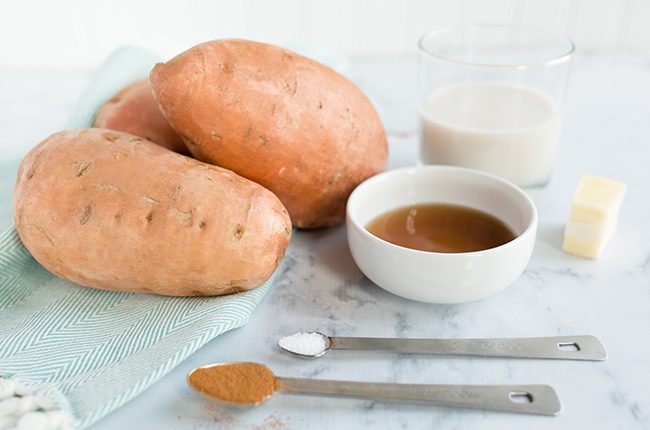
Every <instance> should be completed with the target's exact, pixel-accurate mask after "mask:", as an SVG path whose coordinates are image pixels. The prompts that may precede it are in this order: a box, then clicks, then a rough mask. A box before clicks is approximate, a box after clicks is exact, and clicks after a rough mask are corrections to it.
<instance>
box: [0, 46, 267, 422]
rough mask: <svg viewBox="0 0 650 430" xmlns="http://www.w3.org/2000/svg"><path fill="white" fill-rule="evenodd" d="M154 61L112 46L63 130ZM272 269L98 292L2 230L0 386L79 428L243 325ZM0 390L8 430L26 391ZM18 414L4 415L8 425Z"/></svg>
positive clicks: (86, 119) (85, 118)
mask: <svg viewBox="0 0 650 430" xmlns="http://www.w3.org/2000/svg"><path fill="white" fill-rule="evenodd" d="M156 60H157V57H156V56H155V55H153V54H151V53H148V52H146V51H143V50H141V49H138V48H130V47H127V48H122V49H120V50H118V51H117V52H115V53H114V54H113V55H112V56H111V57H110V58H109V59H108V60H107V61H106V62H105V64H104V65H103V66H102V68H101V69H100V71H99V72H98V74H97V76H96V78H95V79H94V80H93V82H92V83H91V85H90V86H89V88H87V90H86V92H85V93H84V95H83V97H82V99H81V100H80V102H79V104H78V106H77V107H76V109H75V110H74V112H73V114H72V117H71V119H70V121H69V124H68V128H80V127H88V126H90V125H91V123H92V120H93V117H94V114H95V111H96V109H97V107H98V106H99V105H100V104H101V103H102V102H103V101H104V100H106V99H107V98H108V97H109V96H110V95H112V94H113V93H114V92H115V91H117V90H118V89H119V88H121V87H123V86H124V85H126V84H128V83H129V82H132V81H134V80H136V79H140V78H143V77H146V76H148V74H149V70H150V69H151V68H152V66H153V64H154V63H155V62H156ZM53 131H56V130H53ZM36 143H37V142H34V144H36ZM6 182H7V180H4V182H3V184H2V186H5V185H6ZM7 205H10V202H9V201H8V200H4V201H2V202H1V204H0V206H2V211H1V212H0V213H2V214H7V213H8V211H6V210H5V209H6V206H7ZM278 271H279V270H278ZM278 271H276V273H275V274H274V275H273V276H272V277H271V278H270V279H269V280H268V281H267V282H266V283H265V284H264V285H263V286H261V287H260V288H257V289H255V290H253V291H249V292H245V293H240V294H234V295H229V296H225V297H213V298H204V297H191V298H190V297H179V298H173V297H162V296H154V295H148V294H137V293H117V292H109V291H100V290H94V289H91V288H84V287H81V286H78V285H75V284H73V283H70V282H67V281H64V280H62V279H59V278H57V277H55V276H53V275H51V274H50V273H49V272H47V271H46V270H45V269H43V268H42V267H41V266H40V265H39V264H38V263H37V262H36V261H35V260H34V259H33V258H32V257H31V256H30V254H29V252H28V251H27V250H26V249H25V248H24V247H23V246H22V244H21V242H20V239H19V237H18V235H17V234H16V231H15V229H14V228H13V227H10V228H9V229H7V230H6V231H5V232H4V233H2V234H1V235H0V382H2V383H3V384H4V386H8V382H7V381H16V382H18V383H20V384H21V386H22V387H26V392H29V393H32V394H34V395H37V396H38V397H33V398H36V399H37V400H38V399H43V398H46V399H49V400H50V402H51V403H52V405H53V406H52V405H50V406H49V407H56V408H58V409H59V410H62V411H64V412H66V413H67V414H69V417H70V419H71V422H72V427H74V428H84V427H87V426H89V425H90V424H92V423H94V422H96V421H97V420H99V419H100V418H101V417H103V416H105V415H106V414H108V413H109V412H111V411H113V410H115V409H116V408H118V407H120V406H121V405H123V404H125V403H126V402H128V401H129V400H130V399H132V398H133V397H135V396H136V395H138V394H139V393H141V392H142V391H144V390H145V389H146V388H147V387H149V386H150V385H151V384H153V383H154V382H155V381H156V380H158V379H159V378H160V377H161V376H163V375H164V374H166V373H167V372H169V371H170V370H171V369H173V368H174V366H176V365H177V364H179V363H180V362H181V361H182V360H184V359H185V358H186V357H188V356H189V355H190V354H192V353H193V352H194V351H196V350H197V349H199V348H200V347H201V346H202V345H204V344H205V343H207V342H208V341H209V340H211V339H213V338H214V337H216V336H218V335H220V334H221V333H224V332H226V331H228V330H232V329H234V328H237V327H239V326H241V325H243V324H244V323H245V322H246V320H247V319H248V317H249V316H250V315H251V313H252V312H253V310H254V309H255V307H256V306H257V305H258V303H259V302H260V300H261V299H262V298H263V297H264V295H265V294H266V293H267V291H268V290H269V288H270V286H271V285H272V284H273V281H274V279H275V277H276V276H277V273H278ZM3 381H4V382H3ZM11 384H14V382H11ZM2 387H3V385H2V384H0V428H8V427H10V426H11V425H12V424H11V423H10V421H9V419H10V418H11V417H10V416H9V414H8V413H7V412H6V410H7V408H8V407H14V406H15V408H16V410H17V412H16V414H18V415H19V412H20V408H21V406H20V405H21V404H23V403H27V399H29V400H30V401H31V400H32V397H27V396H28V394H26V392H22V393H21V392H18V391H19V390H16V392H17V394H16V396H17V397H19V399H18V400H20V398H22V399H23V400H24V401H23V403H20V402H19V401H14V402H13V403H11V402H10V401H9V400H6V399H5V400H3V394H2V389H3V388H2ZM12 387H13V385H12ZM23 390H25V388H23ZM30 395H31V394H30ZM21 396H22V397H21ZM6 397H7V396H5V398H6ZM14 400H15V399H14ZM10 403H11V404H10ZM32 403H34V402H32ZM36 403H38V401H36ZM3 404H4V405H5V407H4V410H5V416H4V418H3V416H2V413H3V412H2V410H3ZM25 408H27V407H26V406H25ZM32 409H33V408H32ZM41 409H43V408H41ZM18 415H16V416H13V418H11V419H13V420H14V422H15V423H19V422H20V420H19V419H20V418H21V417H20V416H18ZM8 417H9V418H8ZM40 418H42V417H36V416H35V415H34V414H32V416H29V417H24V419H23V421H22V423H23V424H22V425H18V424H15V425H16V426H18V427H19V428H22V427H25V428H30V427H31V428H33V427H32V424H29V423H34V422H37V421H38V419H40ZM3 419H4V421H3ZM3 423H4V424H3ZM25 423H27V424H25ZM42 428H54V427H53V426H50V427H47V425H44V426H43V427H42ZM57 428H58V427H57Z"/></svg>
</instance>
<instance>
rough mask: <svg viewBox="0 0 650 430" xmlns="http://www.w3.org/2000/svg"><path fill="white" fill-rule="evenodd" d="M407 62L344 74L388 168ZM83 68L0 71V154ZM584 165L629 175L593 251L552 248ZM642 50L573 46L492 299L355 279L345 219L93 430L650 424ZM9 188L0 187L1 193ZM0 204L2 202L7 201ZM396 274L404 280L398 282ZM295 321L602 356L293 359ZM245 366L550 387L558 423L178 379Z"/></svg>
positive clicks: (404, 123)
mask: <svg viewBox="0 0 650 430" xmlns="http://www.w3.org/2000/svg"><path fill="white" fill-rule="evenodd" d="M415 71H416V69H415V63H414V62H410V61H397V60H395V61H388V60H381V61H379V60H377V61H364V62H356V63H353V65H352V68H351V70H350V73H349V74H350V76H351V77H352V78H353V79H354V80H355V81H356V82H357V83H359V85H360V86H361V87H362V88H363V89H364V90H365V91H366V92H367V93H368V94H369V96H370V97H371V98H372V100H373V101H374V102H375V104H376V106H377V108H378V110H379V112H380V114H381V116H382V119H383V121H384V124H385V127H386V129H387V131H388V133H389V135H390V150H391V155H390V157H391V158H390V167H391V168H394V167H398V166H405V165H411V164H413V163H415V154H416V146H415V145H416V136H415V129H416V116H415V86H416V78H415ZM90 76H91V72H83V71H73V72H63V71H59V72H51V71H37V72H16V71H6V70H5V71H0V98H1V99H0V102H1V103H0V129H1V130H2V135H1V136H0V153H1V154H0V157H4V158H10V157H12V156H14V155H16V154H21V153H24V152H25V151H26V150H27V149H28V148H29V147H30V146H32V145H34V144H36V143H37V142H38V141H39V140H40V139H42V138H43V137H45V136H46V135H47V134H49V133H50V132H53V131H56V130H57V129H58V128H60V127H61V124H62V123H63V121H64V119H65V117H66V115H67V112H68V111H69V109H70V108H71V106H72V103H73V102H74V100H75V99H76V97H77V96H78V94H79V92H80V91H81V89H82V88H83V86H84V84H85V83H86V82H87V80H88V79H89V77H90ZM581 173H590V174H595V175H602V176H609V177H612V178H616V179H618V180H621V181H623V182H626V183H627V184H628V186H629V188H628V195H627V197H626V199H625V202H624V204H623V209H622V214H621V220H620V229H619V231H618V233H617V235H616V236H615V237H614V239H613V240H612V242H611V243H610V245H609V247H608V249H607V250H606V253H605V255H604V256H603V258H602V259H601V260H599V261H586V260H581V259H578V258H574V257H570V256H568V255H565V254H564V253H563V252H562V251H561V250H560V244H561V235H562V227H563V223H564V221H565V219H566V217H567V215H568V210H569V204H570V200H571V195H572V193H573V191H574V188H575V186H576V184H577V180H578V177H579V175H580V174H581ZM649 187H650V56H583V57H579V58H578V59H577V61H576V64H575V67H574V73H573V76H572V81H571V86H570V89H569V102H568V106H567V113H566V123H565V129H564V136H563V142H562V149H561V154H560V158H559V160H558V165H557V169H556V172H555V176H554V179H553V181H552V182H551V184H550V186H549V188H548V193H547V194H546V195H545V196H544V197H543V198H542V199H541V200H540V204H539V212H540V229H539V238H538V241H537V245H536V250H535V253H534V255H533V258H532V261H531V263H530V266H529V268H528V270H526V272H525V273H524V274H523V275H522V277H521V278H520V279H519V280H517V281H516V282H515V283H514V284H513V285H512V286H511V287H509V288H508V289H506V290H505V291H503V292H502V293H500V294H498V295H496V296H494V297H492V298H489V299H486V300H483V301H480V302H475V303H469V304H464V305H446V306H440V305H427V304H421V303H415V302H410V301H407V300H404V299H401V298H399V297H395V296H392V295H390V294H388V293H386V292H384V291H383V290H381V289H379V288H378V287H376V286H374V285H373V284H372V283H371V282H369V281H368V280H367V279H365V278H364V277H363V275H361V273H360V272H359V271H358V269H357V268H356V266H355V265H354V262H353V261H352V259H351V257H350V254H349V251H348V249H347V244H346V240H345V230H344V228H343V227H339V228H333V229H329V230H322V231H315V232H300V233H297V234H295V236H294V237H293V240H292V243H291V247H290V249H289V251H288V254H287V258H286V266H285V267H286V270H285V273H284V275H283V276H282V277H281V279H280V281H279V282H278V283H277V284H276V285H275V287H274V288H273V290H272V291H271V293H270V294H269V295H268V296H267V297H266V299H265V300H264V302H263V303H262V304H261V305H260V306H259V308H258V310H257V311H256V312H255V313H254V315H253V316H252V318H251V320H250V321H249V322H248V324H247V325H246V326H245V327H243V328H241V329H238V330H235V331H233V332H230V333H227V334H226V335H224V336H221V337H220V338H218V339H216V340H214V341H212V342H211V343H209V344H208V345H206V346H205V347H204V348H202V349H201V350H200V351H198V352H197V353H195V354H194V355H193V356H191V357H190V358H189V359H187V360H186V361H185V362H183V363H182V364H181V365H180V366H178V368H176V369H175V370H174V371H173V372H171V373H170V374H168V375H167V376H165V377H164V378H163V379H161V380H160V381H159V382H157V383H156V384H155V385H154V386H152V387H151V388H150V389H149V390H147V391H146V392H145V393H143V394H142V395H140V396H139V397H137V398H136V399H134V400H133V401H131V402H130V403H129V404H127V405H126V406H124V407H122V408H121V409H119V410H117V411H115V412H114V413H113V414H111V415H110V416H108V417H106V418H105V419H103V420H102V421H100V422H99V423H97V424H96V425H95V426H94V429H96V430H106V429H114V428H143V429H145V428H146V429H149V428H151V429H153V428H155V429H179V430H184V429H208V428H210V429H212V428H223V429H260V430H262V429H263V430H286V429H326V428H336V429H354V428H364V427H371V428H379V429H396V428H409V429H411V428H412V429H417V428H437V429H459V428H479V427H480V428H484V429H492V428H494V429H503V428H521V427H525V428H527V429H528V430H533V429H546V428H562V429H569V428H570V429H576V428H579V429H587V428H593V429H600V428H602V429H613V428H625V429H644V428H649V427H650V386H649V385H650V384H649V382H648V381H649V376H648V375H650V336H649V335H648V334H647V332H648V329H649V328H650V228H649V227H648V226H649V225H650V188H649ZM3 193H4V195H5V196H6V190H4V191H3ZM5 198H6V197H5ZM404 282H408V279H405V280H404ZM298 330H321V331H324V332H326V333H330V334H338V335H360V336H364V335H365V336H404V337H499V336H503V337H505V336H544V335H559V334H579V333H585V334H593V335H596V336H598V337H599V338H600V339H601V340H602V341H603V343H604V344H605V346H606V347H607V349H608V352H609V359H608V360H607V361H606V362H603V363H591V362H568V361H567V362H562V361H534V360H507V359H475V358H449V357H427V356H406V355H395V354H390V353H369V352H363V353H361V352H345V351H341V352H331V353H329V354H328V355H327V356H325V357H323V358H321V359H318V360H311V361H306V360H299V359H296V358H293V357H289V356H287V355H286V354H283V353H282V352H280V351H279V350H278V348H277V347H276V346H275V344H276V341H277V339H278V337H280V336H282V335H285V334H288V333H292V332H294V331H298ZM240 360H247V361H258V362H261V363H265V364H267V365H268V366H270V367H271V368H272V369H273V370H274V371H275V372H276V373H277V374H279V375H285V376H308V377H315V378H328V379H355V380H363V381H393V382H417V383H447V384H455V383H458V384H463V383H471V384H500V383H513V384H519V383H547V384H551V385H553V386H554V387H555V388H556V390H557V392H558V393H559V395H560V398H561V400H562V405H563V408H564V410H563V412H562V414H561V415H559V416H557V417H536V416H526V415H515V414H504V413H495V412H482V411H471V410H458V409H446V408H437V407H426V406H421V405H406V404H387V403H374V402H369V401H362V400H349V399H347V400H346V399H332V398H327V399H326V398H310V397H298V396H281V395H278V396H276V397H274V398H272V399H271V400H270V401H269V402H267V403H266V404H264V405H263V406H259V407H256V408H251V409H238V408H228V407H223V406H217V405H213V404H210V403H208V402H207V401H205V400H202V399H200V398H199V397H198V396H196V395H195V394H194V393H192V392H191V391H190V390H189V389H188V388H187V386H186V385H185V374H186V373H187V372H188V371H189V370H190V369H192V368H193V367H194V366H198V365H202V364H206V363H211V362H218V361H240Z"/></svg>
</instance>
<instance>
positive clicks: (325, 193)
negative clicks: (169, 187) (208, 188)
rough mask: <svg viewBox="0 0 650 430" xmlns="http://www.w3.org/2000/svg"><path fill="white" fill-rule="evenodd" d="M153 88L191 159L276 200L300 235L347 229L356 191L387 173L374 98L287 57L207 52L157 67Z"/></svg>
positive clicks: (227, 46) (223, 49) (242, 46)
mask: <svg viewBox="0 0 650 430" xmlns="http://www.w3.org/2000/svg"><path fill="white" fill-rule="evenodd" d="M150 80H151V84H152V88H153V91H154V96H155V98H156V99H157V100H158V104H159V106H160V108H161V110H162V112H163V114H164V115H165V116H166V118H167V119H168V120H169V122H170V124H172V126H173V127H174V129H175V130H176V131H177V132H178V133H179V134H180V135H181V136H182V137H183V139H184V140H185V143H186V144H187V146H188V148H189V149H190V151H191V152H192V154H193V155H194V156H195V157H196V158H197V159H199V160H203V161H206V162H209V163H213V164H216V165H219V166H222V167H225V168H227V169H230V170H232V171H234V172H236V173H238V174H240V175H242V176H244V177H246V178H248V179H251V180H253V181H255V182H257V183H259V184H261V185H263V186H265V187H266V188H268V189H269V190H271V191H273V192H274V193H275V194H276V195H277V196H278V197H279V198H280V200H281V201H282V203H283V204H284V205H285V207H286V208H287V210H288V211H289V214H290V215H291V220H292V221H293V224H294V226H296V227H300V228H317V227H325V226H330V225H335V224H338V223H341V222H342V221H343V219H344V212H345V204H346V202H347V198H348V197H349V195H350V193H351V192H352V190H353V189H354V188H355V187H356V186H357V185H358V184H359V183H360V182H362V181H363V180H365V179H366V178H368V177H370V176H372V175H375V174H376V173H378V172H380V171H382V170H383V169H384V168H385V166H386V158H387V144H386V136H385V133H384V130H383V127H382V124H381V121H380V119H379V117H378V115H377V112H376V111H375V109H374V107H373V106H372V104H371V103H370V101H369V100H368V99H367V98H366V96H365V95H364V94H363V93H362V92H361V91H360V90H359V89H358V88H357V87H356V86H355V85H354V84H353V83H352V82H350V81H349V80H348V79H347V78H345V77H344V76H342V75H340V74H338V73H337V72H335V71H334V70H332V69H330V68H328V67H326V66H324V65H322V64H319V63H317V62H315V61H313V60H310V59H308V58H305V57H302V56H300V55H298V54H295V53H293V52H290V51H287V50H285V49H282V48H279V47H276V46H272V45H267V44H263V43H257V42H251V41H246V40H218V41H212V42H207V43H204V44H201V45H198V46H195V47H194V48H191V49H189V50H187V51H185V52H184V53H181V54H180V55H178V56H177V57H175V58H173V59H172V60H170V61H168V62H166V63H162V64H158V65H156V67H155V68H154V69H153V71H152V73H151V75H150Z"/></svg>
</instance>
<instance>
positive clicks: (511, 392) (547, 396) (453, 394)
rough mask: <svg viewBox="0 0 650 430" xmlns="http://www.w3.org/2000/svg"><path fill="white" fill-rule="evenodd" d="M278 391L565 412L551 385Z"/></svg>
mask: <svg viewBox="0 0 650 430" xmlns="http://www.w3.org/2000/svg"><path fill="white" fill-rule="evenodd" d="M277 386H278V388H277V389H278V391H284V392H288V393H295V394H313V395H326V396H337V397H339V396H340V397H357V398H362V399H368V400H379V401H405V402H408V401H413V402H425V403H428V404H431V405H438V406H451V407H462V408H475V409H485V410H492V411H503V412H518V413H524V414H536V415H556V414H558V413H559V412H560V411H561V410H562V406H561V405H560V400H559V398H558V396H557V394H556V392H555V390H554V389H553V388H552V387H550V386H548V385H428V384H391V383H375V382H350V381H330V380H321V379H303V378H277Z"/></svg>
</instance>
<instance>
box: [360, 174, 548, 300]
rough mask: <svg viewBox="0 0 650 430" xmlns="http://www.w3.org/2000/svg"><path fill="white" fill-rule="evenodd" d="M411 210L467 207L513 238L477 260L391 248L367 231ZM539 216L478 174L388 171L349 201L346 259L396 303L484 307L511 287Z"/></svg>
mask: <svg viewBox="0 0 650 430" xmlns="http://www.w3.org/2000/svg"><path fill="white" fill-rule="evenodd" d="M417 203H447V204H457V205H463V206H468V207H471V208H475V209H479V210H482V211H484V212H487V213H489V214H492V215H494V216H496V217H497V218H499V219H500V220H501V221H503V222H505V223H506V224H507V225H508V226H509V227H510V228H511V229H512V230H513V231H514V233H515V234H516V236H517V237H516V238H515V239H514V240H512V241H510V242H508V243H506V244H504V245H501V246H497V247H495V248H491V249H486V250H483V251H476V252H463V253H455V254H450V253H439V252H428V251H418V250H414V249H409V248H404V247H402V246H398V245H394V244H392V243H390V242H387V241H385V240H382V239H380V238H378V237H377V236H374V235H372V234H371V233H369V232H368V230H366V228H365V226H366V225H367V224H368V223H369V222H370V221H372V220H373V219H374V218H375V217H377V216H378V215H381V214H383V213H385V212H387V211H389V210H391V209H396V208H398V207H402V206H407V205H411V204H417ZM536 232H537V211H536V210H535V205H534V204H533V202H532V200H531V199H530V198H529V197H528V196H527V195H526V193H524V192H523V191H522V190H521V189H519V188H517V187H516V186H515V185H513V184H511V183H510V182H508V181H506V180H504V179H501V178H499V177H497V176H494V175H490V174H488V173H483V172H479V171H477V170H471V169H465V168H461V167H451V166H420V167H409V168H404V169H398V170H390V171H388V172H384V173H381V174H379V175H377V176H374V177H372V178H370V179H368V180H366V181H365V182H363V183H362V184H361V185H359V186H358V187H357V188H356V189H355V190H354V192H353V193H352V195H350V199H349V200H348V206H347V234H348V244H349V246H350V251H351V252H352V257H353V258H354V261H355V262H356V263H357V265H358V266H359V268H360V269H361V271H362V272H363V273H364V274H365V275H366V276H367V277H368V278H369V279H370V280H371V281H373V282H374V283H375V284H377V285H379V286H380V287H381V288H383V289H385V290H387V291H390V292H391V293H393V294H396V295H398V296H402V297H406V298H408V299H412V300H418V301H422V302H429V303H462V302H468V301H472V300H478V299H482V298H484V297H488V296H490V295H492V294H495V293H497V292H499V291H501V290H502V289H504V288H505V287H507V286H508V285H510V284H512V283H513V282H514V281H515V280H516V279H517V278H518V277H519V275H521V273H522V272H523V270H524V269H525V267H526V265H527V264H528V261H529V260H530V256H531V254H532V252H533V248H534V246H535V235H536Z"/></svg>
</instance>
